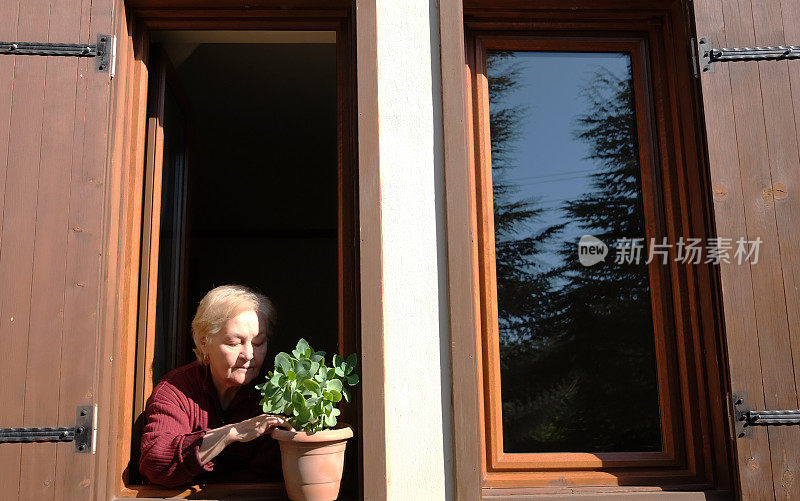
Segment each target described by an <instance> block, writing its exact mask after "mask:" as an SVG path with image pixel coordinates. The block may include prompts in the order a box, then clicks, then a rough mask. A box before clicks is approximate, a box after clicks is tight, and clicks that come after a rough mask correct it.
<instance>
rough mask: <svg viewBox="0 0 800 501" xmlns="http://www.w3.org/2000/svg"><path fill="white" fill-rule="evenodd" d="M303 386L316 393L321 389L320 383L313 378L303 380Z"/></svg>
mask: <svg viewBox="0 0 800 501" xmlns="http://www.w3.org/2000/svg"><path fill="white" fill-rule="evenodd" d="M303 386H305V388H306V389H307V390H309V391H313V392H314V393H318V392H319V390H320V385H319V383H317V382H316V381H314V380H313V379H306V380H304V381H303Z"/></svg>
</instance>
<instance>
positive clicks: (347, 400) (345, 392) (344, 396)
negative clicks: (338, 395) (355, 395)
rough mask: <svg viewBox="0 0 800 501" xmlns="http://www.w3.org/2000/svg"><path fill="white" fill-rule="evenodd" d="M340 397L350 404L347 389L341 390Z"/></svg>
mask: <svg viewBox="0 0 800 501" xmlns="http://www.w3.org/2000/svg"><path fill="white" fill-rule="evenodd" d="M342 397H343V398H344V401H345V402H350V390H348V389H347V388H342Z"/></svg>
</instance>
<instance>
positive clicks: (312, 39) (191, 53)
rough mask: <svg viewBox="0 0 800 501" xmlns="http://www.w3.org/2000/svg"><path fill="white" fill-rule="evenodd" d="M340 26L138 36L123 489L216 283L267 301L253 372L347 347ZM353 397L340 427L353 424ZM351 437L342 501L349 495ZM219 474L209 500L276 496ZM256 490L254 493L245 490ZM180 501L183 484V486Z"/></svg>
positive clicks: (353, 465) (348, 191)
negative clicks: (263, 347) (137, 189)
mask: <svg viewBox="0 0 800 501" xmlns="http://www.w3.org/2000/svg"><path fill="white" fill-rule="evenodd" d="M342 33H343V31H342V30H337V29H329V30H319V31H309V30H303V31H287V30H272V31H255V30H251V31H224V30H211V31H195V30H160V31H151V32H149V33H148V37H149V40H148V41H149V51H148V58H147V69H148V73H149V83H148V99H147V101H148V104H147V130H146V146H145V166H144V171H143V183H144V188H143V192H142V193H143V204H142V207H143V210H142V214H143V221H142V240H141V245H142V246H141V267H140V282H139V283H140V286H139V310H138V332H137V342H136V380H135V386H134V392H133V401H132V404H133V417H134V420H135V423H134V425H133V430H132V432H131V449H130V451H131V461H130V463H129V467H128V470H127V473H126V475H127V479H126V488H127V489H128V490H127V491H126V492H127V493H128V494H135V493H139V494H147V495H148V496H150V497H154V496H155V497H157V496H161V495H163V496H172V495H176V494H179V493H178V492H175V491H174V490H172V491H170V490H164V489H160V488H156V487H155V486H147V485H142V484H143V479H142V478H141V477H140V475H138V473H137V471H136V465H137V463H138V457H137V453H138V436H139V435H140V433H141V431H140V430H141V426H142V424H143V423H142V422H141V420H142V415H143V412H144V409H145V404H146V401H147V399H148V397H149V396H150V394H151V392H152V389H153V387H154V385H155V384H157V382H158V381H159V380H160V378H161V377H162V376H163V375H164V374H166V373H167V372H169V371H170V370H172V369H174V368H176V367H179V366H181V365H184V364H187V363H189V362H191V361H193V360H194V359H195V355H194V353H193V351H192V348H193V346H194V345H193V341H192V337H191V326H190V324H191V319H192V316H193V315H194V311H195V309H196V307H197V304H198V303H199V301H200V299H201V298H202V297H203V295H205V293H206V292H208V290H210V289H212V288H213V287H215V286H218V285H223V284H228V283H236V284H242V285H246V286H248V287H251V288H253V289H254V290H257V291H259V292H262V293H264V294H266V295H267V296H269V297H270V299H272V301H273V303H274V304H275V306H276V309H277V311H278V328H277V333H276V335H275V336H274V337H273V339H272V340H271V341H270V344H269V347H268V353H267V360H266V362H265V363H266V364H267V365H269V364H271V360H272V359H273V358H274V356H275V354H276V353H277V352H279V351H287V350H291V347H293V346H294V344H295V343H296V341H297V339H299V338H300V337H304V338H305V339H307V340H308V341H309V343H310V344H311V345H312V346H313V347H314V348H315V349H318V350H324V351H326V352H328V353H337V352H338V353H344V352H354V351H358V348H357V343H358V335H357V329H356V326H357V318H358V301H357V289H358V280H357V275H356V271H355V270H356V266H355V263H356V259H357V256H356V246H355V245H354V244H353V242H354V241H355V239H354V234H355V233H354V232H355V228H356V217H357V215H356V208H355V197H356V193H355V190H356V182H355V170H354V169H355V162H353V152H352V149H351V145H352V144H354V143H352V142H351V141H352V134H353V129H352V125H351V124H352V122H351V120H352V118H353V114H352V110H351V109H350V108H349V107H348V106H349V105H348V103H350V102H351V101H349V100H348V99H346V98H345V96H347V95H349V90H348V88H347V86H348V85H349V84H350V82H351V81H352V80H350V76H349V73H348V72H349V71H351V68H350V67H349V66H348V65H344V64H342V59H343V58H344V57H345V56H346V54H347V52H346V49H345V47H344V46H343V40H342V37H343V35H342ZM359 402H360V399H359V398H358V396H357V395H354V401H353V403H352V404H350V408H349V409H343V413H345V414H347V413H348V411H349V415H343V419H345V420H347V421H348V422H352V423H358V413H357V412H356V411H355V409H358V407H359ZM359 450H360V446H359V444H358V438H357V437H356V440H355V441H353V443H352V444H351V446H350V447H348V457H347V458H346V466H345V477H344V478H343V484H342V495H343V496H344V497H345V498H346V497H347V496H354V495H355V494H356V493H357V492H358V488H359V487H358V467H357V466H358V465H357V460H358V456H359ZM230 482H231V479H226V478H219V479H218V480H217V481H216V484H217V485H206V486H204V487H203V492H204V493H206V494H208V495H209V496H217V495H220V494H219V493H223V494H224V495H231V494H237V493H238V494H252V493H258V494H259V495H268V494H269V493H274V494H275V495H277V496H281V495H282V494H283V488H282V485H267V484H260V483H259V482H258V480H257V479H255V480H254V479H248V480H246V483H245V484H242V483H241V482H240V483H238V484H236V485H234V484H232V483H230ZM254 483H255V485H254ZM190 491H191V489H190Z"/></svg>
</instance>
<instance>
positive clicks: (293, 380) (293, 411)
mask: <svg viewBox="0 0 800 501" xmlns="http://www.w3.org/2000/svg"><path fill="white" fill-rule="evenodd" d="M357 362H358V357H356V354H355V353H353V354H352V355H350V356H349V357H347V358H346V359H344V358H342V357H340V356H339V355H334V356H333V360H332V362H331V364H332V366H331V367H329V366H327V365H326V364H325V352H324V351H314V350H313V348H311V346H309V345H308V342H306V340H305V339H301V340H300V341H298V342H297V347H296V348H295V349H294V350H292V353H291V355H290V354H288V353H284V352H280V353H278V354H277V355H276V356H275V370H274V371H269V372H268V373H267V377H266V381H265V382H264V383H263V384H260V385H256V388H257V389H259V390H261V396H262V398H261V407H262V409H263V410H264V412H265V413H268V414H283V415H285V416H287V417H288V418H289V423H290V424H291V425H292V426H293V427H294V429H296V430H299V431H306V432H316V431H322V430H326V429H328V428H332V427H334V426H336V421H337V419H336V417H337V416H338V415H339V414H340V412H339V409H338V408H337V406H338V404H339V402H341V401H342V400H344V401H345V402H350V390H348V389H347V387H346V386H345V385H349V386H355V385H356V384H358V381H359V379H358V374H356V373H355V372H354V371H355V368H356V363H357Z"/></svg>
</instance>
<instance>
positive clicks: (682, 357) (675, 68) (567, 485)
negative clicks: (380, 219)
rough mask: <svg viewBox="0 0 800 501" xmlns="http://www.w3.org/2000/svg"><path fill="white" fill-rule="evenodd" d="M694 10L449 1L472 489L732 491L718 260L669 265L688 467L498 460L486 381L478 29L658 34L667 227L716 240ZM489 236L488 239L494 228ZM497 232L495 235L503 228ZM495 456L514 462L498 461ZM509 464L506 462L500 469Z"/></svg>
mask: <svg viewBox="0 0 800 501" xmlns="http://www.w3.org/2000/svg"><path fill="white" fill-rule="evenodd" d="M689 12H690V9H689V7H688V6H687V5H686V3H685V2H684V1H683V0H654V1H648V2H645V1H632V2H615V1H603V2H592V1H588V0H572V1H570V2H569V3H568V4H564V3H563V2H558V1H555V0H539V1H537V2H535V3H531V2H523V1H519V0H497V1H489V0H442V2H441V3H440V32H441V60H442V81H443V87H444V92H443V117H444V148H445V179H446V184H445V190H446V193H447V232H448V233H447V234H448V256H449V261H448V265H449V266H448V291H449V298H450V318H451V354H452V360H453V368H452V370H453V372H452V384H453V409H454V411H453V412H454V431H453V432H454V450H455V468H454V469H455V477H456V491H457V494H458V495H459V496H462V495H463V496H466V497H467V498H469V499H479V498H480V497H481V496H490V498H491V499H496V497H495V496H501V495H512V496H520V495H533V496H540V495H542V496H545V495H550V494H587V495H590V494H597V493H598V492H615V493H623V492H624V493H631V494H633V493H635V492H644V491H646V492H647V493H648V494H647V495H652V493H653V492H655V491H667V490H682V491H704V492H707V491H714V492H715V494H720V495H723V496H727V495H728V493H729V492H730V489H731V488H732V482H731V476H732V470H731V467H732V466H731V461H730V457H731V449H732V447H731V444H730V441H729V435H728V431H727V430H728V426H729V422H730V421H729V420H730V418H729V416H728V415H727V410H726V401H725V398H726V397H725V395H726V393H727V391H728V390H727V386H726V380H727V379H726V377H725V376H726V374H725V363H724V352H723V348H722V347H723V346H724V344H723V343H722V332H723V331H722V328H721V315H720V308H721V306H720V292H719V285H718V284H719V282H718V280H719V277H718V270H717V269H715V268H714V267H713V266H711V265H706V264H701V265H697V266H687V265H681V266H678V265H676V264H675V263H674V262H673V263H671V264H670V266H669V268H670V269H669V273H670V275H669V276H670V277H671V280H672V282H668V284H670V285H671V284H673V283H677V284H679V287H677V288H674V287H673V291H672V293H673V295H672V300H673V308H674V309H675V311H676V312H678V313H679V314H680V315H678V318H677V321H679V322H680V323H679V324H676V325H675V332H681V333H682V334H683V335H682V336H680V337H675V338H674V339H673V342H672V346H673V351H674V357H675V358H674V359H675V360H676V363H677V364H678V368H679V370H680V371H681V378H680V381H679V386H678V388H677V389H678V391H679V395H680V400H681V402H680V403H681V405H682V406H683V407H682V409H680V413H678V414H676V416H677V417H679V418H680V420H681V423H682V425H683V426H684V427H685V429H686V432H685V434H684V436H685V437H686V439H685V440H684V443H683V444H681V443H677V442H676V444H675V450H676V451H678V452H679V454H676V455H675V456H674V457H675V459H676V460H677V461H678V462H679V466H675V467H671V468H666V467H663V466H653V467H649V468H647V467H645V468H642V467H636V468H634V467H630V466H616V467H614V468H608V467H603V465H602V460H600V459H599V458H598V457H597V455H594V454H592V455H589V456H590V457H584V458H582V459H584V460H586V459H589V460H590V461H592V462H594V465H593V466H590V467H588V468H585V469H576V468H575V467H574V466H575V463H574V461H573V463H572V465H564V464H558V463H557V462H554V463H550V464H549V465H542V464H536V465H533V466H534V468H530V467H529V466H531V464H528V465H525V464H524V461H523V462H522V463H521V464H520V463H519V462H518V463H517V464H514V461H513V460H512V461H508V460H506V461H505V462H504V461H503V459H505V458H502V457H500V456H499V455H494V456H492V451H493V449H492V447H493V446H494V450H495V451H496V450H497V448H496V443H497V442H496V441H495V442H494V444H492V443H490V442H489V441H488V440H487V437H488V434H489V433H492V429H491V426H490V424H491V423H490V421H489V419H487V416H486V414H485V410H486V408H487V407H486V401H485V400H486V399H485V398H484V396H485V392H484V385H485V384H486V379H489V377H488V376H486V377H485V376H484V367H485V366H486V364H487V360H485V358H484V349H483V347H484V337H483V333H484V328H485V324H486V316H485V315H484V309H485V305H483V304H482V303H481V296H482V294H483V292H482V291H483V289H484V287H485V284H484V283H483V282H482V280H483V276H484V275H483V274H482V269H483V268H484V267H485V261H484V260H483V258H482V255H481V245H482V242H481V239H480V231H481V228H480V226H479V210H480V207H481V206H480V202H479V199H478V193H479V182H480V180H479V177H478V175H477V174H478V172H479V169H478V158H477V155H478V152H476V151H475V136H476V132H477V131H476V127H475V124H474V121H473V111H474V110H475V108H476V103H475V102H474V99H473V90H474V89H473V81H472V73H471V71H472V68H471V66H474V62H473V59H474V50H475V46H476V44H475V39H476V36H478V35H484V36H486V35H493V36H499V37H511V38H513V37H523V38H524V37H528V38H530V37H534V36H540V37H541V36H544V37H553V36H554V35H559V36H561V37H568V36H569V34H571V33H572V34H582V35H584V36H586V35H590V34H591V35H594V36H600V35H602V36H605V37H610V38H615V37H616V38H620V37H622V38H625V37H630V36H631V35H636V36H638V37H642V38H644V39H645V40H646V49H647V51H648V52H647V54H648V56H649V59H650V60H652V61H656V62H657V64H654V65H653V67H651V68H649V69H648V71H649V72H650V79H651V82H652V83H651V85H652V87H653V88H652V92H653V96H654V97H653V100H654V103H653V104H654V110H655V111H656V112H655V113H654V114H653V117H652V120H653V123H654V124H653V126H654V127H657V130H658V131H659V134H658V138H659V142H658V144H655V145H653V146H654V148H658V149H657V150H655V151H658V152H659V153H661V154H662V156H663V158H662V163H664V164H666V165H668V166H669V168H668V169H667V170H666V171H665V172H664V173H663V174H664V175H663V177H662V183H663V185H662V189H663V190H664V192H665V195H664V196H663V197H662V199H663V204H664V206H663V208H664V211H665V214H667V213H668V214H674V217H672V218H666V217H665V218H664V219H663V224H664V229H665V231H666V235H667V236H668V237H669V238H670V242H674V241H675V239H676V238H677V237H678V236H684V237H689V236H692V237H702V238H706V237H708V236H713V235H714V231H713V230H714V226H713V208H712V198H711V196H710V195H711V189H710V184H709V176H708V169H707V165H706V162H705V156H704V150H703V146H704V145H703V140H704V136H703V134H704V130H703V128H702V119H701V117H702V115H701V110H700V108H699V104H698V102H699V101H698V99H699V87H698V86H697V85H696V83H695V81H694V80H693V67H692V59H691V52H690V43H689V38H690V36H691V35H690V34H691V33H692V31H691V30H692V26H691V17H690V14H689ZM640 142H641V141H640ZM483 231H484V234H487V233H486V231H485V228H483ZM650 233H652V232H650ZM489 234H491V236H492V239H493V237H494V235H493V232H492V233H489ZM648 236H649V235H648ZM489 262H490V263H491V264H492V266H494V263H493V262H491V261H489ZM659 266H660V265H659ZM651 287H652V286H651ZM656 290H657V289H653V292H655V291H656ZM495 308H496V306H495ZM492 382H494V381H492ZM495 421H496V420H495ZM681 447H682V451H681V450H680V449H681ZM493 457H494V458H498V459H501V460H500V461H495V463H494V464H493V463H492V461H493ZM556 459H558V458H556ZM573 459H574V457H573ZM615 459H617V460H623V461H622V462H621V463H618V464H620V465H621V464H624V460H626V459H630V458H624V457H619V456H618V457H617V458H615ZM634 459H639V460H641V457H640V458H634ZM498 465H499V466H501V467H504V468H506V469H502V468H501V469H497V468H496V467H495V466H498ZM567 466H568V467H567Z"/></svg>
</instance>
